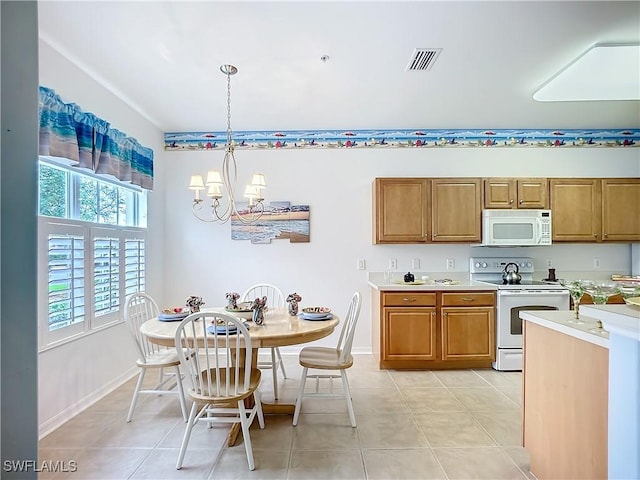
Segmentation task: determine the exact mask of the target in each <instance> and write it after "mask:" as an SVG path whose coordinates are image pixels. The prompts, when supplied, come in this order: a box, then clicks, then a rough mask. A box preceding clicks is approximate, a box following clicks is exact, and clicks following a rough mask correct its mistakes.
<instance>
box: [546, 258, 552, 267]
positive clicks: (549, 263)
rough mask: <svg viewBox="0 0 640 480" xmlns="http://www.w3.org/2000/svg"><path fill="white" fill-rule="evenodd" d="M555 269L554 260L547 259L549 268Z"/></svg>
mask: <svg viewBox="0 0 640 480" xmlns="http://www.w3.org/2000/svg"><path fill="white" fill-rule="evenodd" d="M551 267H553V260H551V259H550V258H547V268H551Z"/></svg>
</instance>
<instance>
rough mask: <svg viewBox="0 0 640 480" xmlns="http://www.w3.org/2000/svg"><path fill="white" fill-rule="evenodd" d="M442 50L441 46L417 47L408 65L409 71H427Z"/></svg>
mask: <svg viewBox="0 0 640 480" xmlns="http://www.w3.org/2000/svg"><path fill="white" fill-rule="evenodd" d="M441 51H442V49H441V48H416V49H415V50H414V51H413V54H412V55H411V60H409V65H407V71H408V72H426V71H428V70H431V67H432V66H433V64H434V62H435V61H436V58H438V55H440V52H441Z"/></svg>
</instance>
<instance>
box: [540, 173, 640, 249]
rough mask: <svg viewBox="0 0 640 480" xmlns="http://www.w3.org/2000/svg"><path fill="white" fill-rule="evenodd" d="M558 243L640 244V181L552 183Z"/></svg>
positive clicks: (581, 180) (568, 181)
mask: <svg viewBox="0 0 640 480" xmlns="http://www.w3.org/2000/svg"><path fill="white" fill-rule="evenodd" d="M549 190H550V197H551V215H552V222H553V223H552V240H553V241H554V242H590V243H593V242H608V241H609V242H637V241H640V179H638V178H610V179H598V178H582V179H580V178H571V179H552V180H550V181H549Z"/></svg>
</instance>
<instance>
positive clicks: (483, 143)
mask: <svg viewBox="0 0 640 480" xmlns="http://www.w3.org/2000/svg"><path fill="white" fill-rule="evenodd" d="M226 138H227V133H226V132H224V131H211V132H168V133H165V134H164V143H165V147H164V148H165V150H167V151H184V150H194V151H197V150H224V147H225V144H226ZM231 140H232V142H233V143H234V145H235V148H237V149H274V148H277V149H283V150H294V149H302V148H456V147H460V148H465V147H466V148H472V147H476V148H544V147H549V148H571V147H575V148H586V147H595V148H611V147H620V148H628V147H637V146H638V145H639V144H640V129H633V128H628V129H619V130H618V129H606V130H595V129H572V130H560V129H554V130H546V129H412V130H397V129H396V130H283V131H258V130H251V131H237V132H233V133H232V136H231Z"/></svg>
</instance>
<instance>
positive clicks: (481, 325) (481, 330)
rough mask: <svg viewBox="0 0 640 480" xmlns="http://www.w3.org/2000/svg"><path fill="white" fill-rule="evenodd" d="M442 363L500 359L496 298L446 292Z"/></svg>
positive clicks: (490, 295)
mask: <svg viewBox="0 0 640 480" xmlns="http://www.w3.org/2000/svg"><path fill="white" fill-rule="evenodd" d="M441 317H442V360H445V361H452V360H453V361H462V360H487V361H489V362H493V361H495V359H496V342H495V296H494V294H493V293H492V292H484V293H471V292H464V293H458V292H456V293H452V292H443V293H442V309H441Z"/></svg>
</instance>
